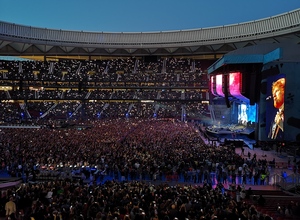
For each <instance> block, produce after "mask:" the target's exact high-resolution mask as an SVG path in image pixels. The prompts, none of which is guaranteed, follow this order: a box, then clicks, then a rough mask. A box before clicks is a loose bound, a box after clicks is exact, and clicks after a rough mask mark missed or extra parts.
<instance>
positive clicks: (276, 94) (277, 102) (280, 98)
mask: <svg viewBox="0 0 300 220" xmlns="http://www.w3.org/2000/svg"><path fill="white" fill-rule="evenodd" d="M273 100H274V107H275V108H280V107H281V106H282V105H283V102H284V90H283V88H280V87H275V88H274V90H273Z"/></svg>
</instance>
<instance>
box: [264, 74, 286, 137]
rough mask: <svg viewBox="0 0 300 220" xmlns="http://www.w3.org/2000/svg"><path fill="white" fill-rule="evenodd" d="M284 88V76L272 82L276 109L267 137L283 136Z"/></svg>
mask: <svg viewBox="0 0 300 220" xmlns="http://www.w3.org/2000/svg"><path fill="white" fill-rule="evenodd" d="M284 88H285V78H284V77H282V78H279V79H277V80H276V81H274V82H273V83H272V95H271V98H272V99H273V106H274V108H275V109H276V113H275V116H274V119H273V121H272V123H271V127H270V131H269V134H268V138H270V139H282V138H283V132H284V128H283V122H284Z"/></svg>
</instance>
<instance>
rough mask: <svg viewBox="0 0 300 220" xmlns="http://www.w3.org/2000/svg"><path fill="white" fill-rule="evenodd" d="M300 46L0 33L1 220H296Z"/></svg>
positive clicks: (216, 31) (237, 39) (197, 37)
mask: <svg viewBox="0 0 300 220" xmlns="http://www.w3.org/2000/svg"><path fill="white" fill-rule="evenodd" d="M299 36H300V9H297V10H294V11H289V12H286V13H283V14H279V15H276V16H272V17H269V18H264V19H260V20H255V21H249V22H244V23H238V24H233V25H225V26H220V27H211V28H200V29H193V30H182V31H161V32H139V33H129V32H128V33H125V32H120V33H109V32H107V33H104V32H87V31H69V30H57V29H47V28H43V27H31V26H25V25H19V24H14V23H9V22H5V21H0V55H1V57H0V58H1V59H0V82H1V84H0V106H1V107H0V109H1V111H0V129H1V130H0V133H1V136H0V144H1V145H0V147H1V151H2V152H3V153H2V157H1V163H2V169H1V182H0V187H1V190H2V201H1V216H2V217H3V219H5V217H6V218H7V219H8V218H11V219H37V220H39V219H63V220H65V219H126V220H130V219H133V220H135V219H169V220H172V219H266V220H267V219H274V220H280V219H299V216H300V204H299V202H300V197H299V194H298V193H299V180H300V179H299V163H298V160H299V158H298V157H299V140H300V126H299V122H300V118H299V111H300V106H299V104H298V103H300V102H299V99H300V96H299V94H300V93H299V86H298V85H299V82H298V81H297V80H299V79H298V78H297V77H296V76H297V75H296V74H298V72H299V70H300V65H299V60H300V58H299V57H300V54H299V53H300V52H299V51H300V50H299V49H300V48H299V43H300V40H299ZM245 151H246V152H245ZM9 202H10V203H9ZM12 202H13V203H14V204H15V208H13V209H14V210H13V211H12V210H11V209H9V208H7V207H8V205H7V204H8V203H9V204H11V203H12Z"/></svg>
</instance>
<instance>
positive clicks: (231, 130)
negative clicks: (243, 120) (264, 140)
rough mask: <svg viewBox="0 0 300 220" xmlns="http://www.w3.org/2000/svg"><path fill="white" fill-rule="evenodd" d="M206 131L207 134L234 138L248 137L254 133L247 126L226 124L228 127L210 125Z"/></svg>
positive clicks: (251, 128)
mask: <svg viewBox="0 0 300 220" xmlns="http://www.w3.org/2000/svg"><path fill="white" fill-rule="evenodd" d="M206 131H207V132H208V133H209V134H212V135H213V134H216V135H223V134H225V135H232V137H233V138H234V137H235V136H236V135H239V134H242V135H250V134H251V133H253V132H254V128H253V127H251V126H249V127H248V126H247V125H240V124H228V125H222V126H218V125H212V126H208V127H207V128H206Z"/></svg>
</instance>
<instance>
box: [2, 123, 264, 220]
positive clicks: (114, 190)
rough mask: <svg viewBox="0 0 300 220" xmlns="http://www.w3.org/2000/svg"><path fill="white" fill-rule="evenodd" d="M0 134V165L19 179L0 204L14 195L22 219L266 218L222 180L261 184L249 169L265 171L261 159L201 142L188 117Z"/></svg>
mask: <svg viewBox="0 0 300 220" xmlns="http://www.w3.org/2000/svg"><path fill="white" fill-rule="evenodd" d="M81 127H83V126H81ZM0 141H1V151H2V152H4V154H3V157H2V172H8V173H9V174H10V175H11V176H17V177H22V178H23V179H24V185H21V186H20V187H19V188H15V189H12V190H8V192H7V195H4V196H2V199H3V200H2V205H3V202H4V201H7V200H8V199H9V198H10V197H13V199H14V201H15V202H16V204H17V210H18V212H19V211H20V214H19V213H17V215H18V216H23V217H24V219H29V217H33V218H35V219H53V216H54V215H55V216H56V217H55V218H56V219H59V218H60V219H74V218H75V219H115V218H116V219H175V218H178V219H186V218H188V219H201V218H202V219H214V218H215V217H214V216H217V217H216V218H215V219H238V218H241V219H259V217H260V219H268V217H266V216H265V215H261V216H260V213H259V212H258V211H257V210H255V207H254V206H251V204H245V203H243V202H240V201H237V200H236V198H235V197H232V194H230V193H228V191H227V190H228V189H226V188H225V187H224V185H227V186H229V185H230V187H231V190H235V189H238V185H243V183H244V182H239V180H238V179H239V178H237V177H241V179H242V181H244V180H247V179H249V178H250V179H252V178H253V180H254V182H253V183H254V184H266V183H265V182H264V181H263V180H261V179H259V180H258V181H257V182H256V181H255V176H257V175H258V176H259V177H261V176H263V175H264V176H266V175H268V173H267V172H268V167H267V161H265V160H258V159H256V157H255V156H254V155H253V157H249V158H248V159H245V158H243V157H242V156H241V155H237V154H236V153H235V148H234V146H231V145H229V146H222V147H213V146H210V145H207V144H205V143H204V141H203V140H202V138H201V137H200V135H199V131H198V130H197V129H196V128H195V125H194V124H192V123H184V122H180V121H177V120H173V119H172V120H170V119H169V120H158V119H148V120H141V119H139V120H137V119H136V120H134V119H131V120H126V119H108V120H101V121H90V122H89V127H86V129H78V128H74V127H73V128H69V129H67V128H60V129H50V128H45V127H44V128H39V129H34V128H32V129H13V128H5V129H1V135H0ZM54 174H55V175H54ZM253 174H254V176H253ZM43 175H46V176H47V177H49V176H51V177H52V178H51V179H50V178H48V179H47V180H45V179H39V178H40V177H41V176H43ZM170 176H177V177H178V178H177V179H176V185H172V184H169V183H170V182H168V180H169V179H168V178H169V177H170ZM244 178H245V179H244ZM172 180H174V179H172Z"/></svg>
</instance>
